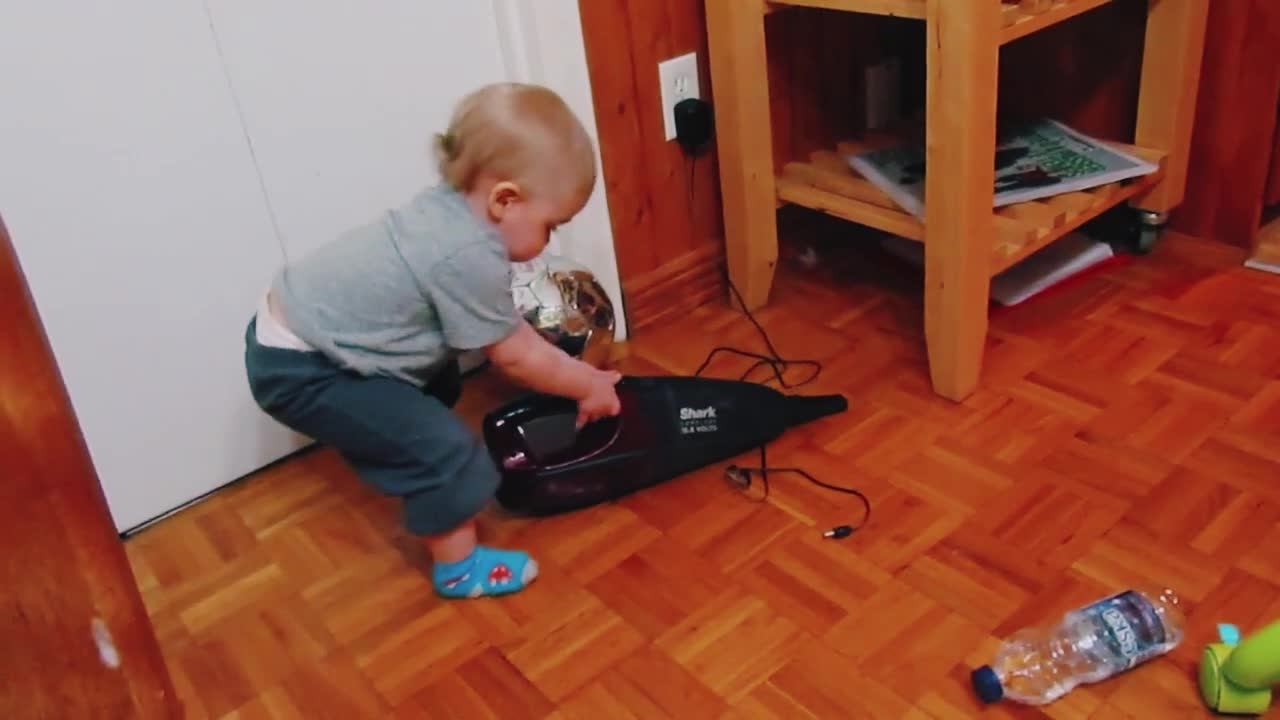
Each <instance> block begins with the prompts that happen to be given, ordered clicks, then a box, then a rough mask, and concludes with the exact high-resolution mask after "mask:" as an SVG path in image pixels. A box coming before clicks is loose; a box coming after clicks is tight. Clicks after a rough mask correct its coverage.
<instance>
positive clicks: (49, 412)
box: [0, 218, 181, 718]
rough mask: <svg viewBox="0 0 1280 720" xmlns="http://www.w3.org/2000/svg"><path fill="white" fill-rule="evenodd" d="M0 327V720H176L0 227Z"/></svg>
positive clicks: (136, 595) (62, 389)
mask: <svg viewBox="0 0 1280 720" xmlns="http://www.w3.org/2000/svg"><path fill="white" fill-rule="evenodd" d="M0 322H3V323H4V327H5V330H6V331H7V333H8V342H7V343H6V346H5V351H4V352H3V353H0V467H3V468H4V482H3V485H2V486H0V542H2V543H3V549H2V550H0V553H3V555H2V556H0V582H2V583H3V585H4V587H5V589H6V592H5V598H4V600H3V602H0V636H2V637H4V638H5V643H6V644H7V645H8V648H7V651H6V652H4V653H2V654H0V716H3V717H6V718H44V717H137V718H177V717H180V714H181V706H180V703H179V701H178V698H177V694H176V693H175V691H174V686H173V682H172V679H171V677H170V675H169V673H168V670H167V668H166V667H165V663H164V658H163V656H162V654H161V651H160V645H159V642H158V640H157V638H156V635H155V630H154V628H153V626H152V624H151V621H150V618H149V617H148V616H147V612H146V607H145V606H144V604H143V601H142V596H141V593H140V591H139V589H138V586H137V581H136V579H135V577H134V575H133V571H132V568H131V567H130V565H129V561H128V558H127V556H126V555H125V552H124V545H123V543H122V541H121V539H120V536H119V535H118V534H117V533H116V529H115V524H114V523H113V522H112V519H111V514H110V512H109V510H108V508H107V500H106V495H105V494H104V492H103V490H102V485H101V484H100V482H99V480H98V476H97V473H96V471H95V469H94V466H93V462H92V459H91V458H90V455H89V450H88V446H87V444H86V443H85V440H84V436H83V434H82V433H81V429H80V425H79V423H78V421H77V419H76V416H75V411H74V410H73V408H72V405H71V398H70V395H69V394H68V392H67V389H66V386H65V384H64V383H63V380H62V375H61V372H60V371H59V369H58V365H57V361H56V359H55V357H54V355H53V350H52V347H51V345H50V343H49V339H48V336H47V334H46V332H45V329H44V325H43V323H42V322H41V320H40V317H39V313H38V311H37V309H36V305H35V300H34V298H33V297H32V294H31V290H30V288H29V286H28V285H27V281H26V276H25V275H24V273H23V271H22V267H21V264H20V262H19V260H18V256H17V252H16V251H15V250H14V247H13V243H12V242H11V240H10V237H9V234H8V231H7V229H6V227H5V224H4V220H3V218H0Z"/></svg>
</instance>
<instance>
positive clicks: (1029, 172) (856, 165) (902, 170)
mask: <svg viewBox="0 0 1280 720" xmlns="http://www.w3.org/2000/svg"><path fill="white" fill-rule="evenodd" d="M845 160H846V161H847V162H848V163H849V165H850V166H851V167H853V169H854V170H856V171H857V172H859V173H861V174H862V176H863V177H865V178H866V179H867V180H868V181H869V182H871V183H872V184H874V185H876V186H877V187H879V188H880V189H881V190H883V191H884V192H886V193H888V195H889V196H890V197H892V198H893V199H894V201H895V202H897V203H898V204H899V205H901V206H902V208H903V209H904V210H906V211H907V212H909V213H911V214H912V215H915V216H916V217H918V218H920V219H921V220H923V219H924V214H925V211H924V187H925V152H924V145H923V144H922V143H904V144H899V145H892V146H889V147H883V148H877V149H874V150H867V151H865V152H860V153H856V154H853V155H849V156H847V157H846V158H845ZM994 160H995V165H996V182H995V207H1003V206H1005V205H1012V204H1013V203H1019V202H1026V201H1028V200H1038V199H1041V198H1046V197H1051V196H1053V195H1061V194H1062V193H1068V192H1076V191H1079V190H1087V189H1089V188H1093V187H1097V186H1099V185H1106V184H1108V183H1113V182H1118V181H1120V180H1127V179H1129V178H1134V177H1139V176H1142V175H1147V174H1150V173H1152V172H1155V171H1156V170H1157V169H1158V168H1157V167H1156V165H1155V164H1154V163H1151V162H1148V161H1146V160H1143V159H1141V158H1137V157H1134V156H1132V155H1130V154H1128V153H1124V152H1121V151H1119V150H1117V149H1116V148H1114V147H1112V146H1110V145H1107V144H1106V143H1103V142H1101V141H1099V140H1096V139H1094V138H1091V137H1089V136H1087V135H1084V134H1082V133H1079V132H1077V131H1075V130H1073V129H1071V128H1069V127H1067V126H1066V125H1063V124H1062V123H1060V122H1057V121H1056V120H1050V119H1040V120H1036V121H1034V122H1031V123H1027V124H1024V125H1020V126H1018V127H1015V128H1012V129H1010V130H1008V131H1006V132H1004V133H1002V134H1001V135H1000V137H998V138H997V139H996V154H995V159H994ZM955 181H956V182H964V178H955Z"/></svg>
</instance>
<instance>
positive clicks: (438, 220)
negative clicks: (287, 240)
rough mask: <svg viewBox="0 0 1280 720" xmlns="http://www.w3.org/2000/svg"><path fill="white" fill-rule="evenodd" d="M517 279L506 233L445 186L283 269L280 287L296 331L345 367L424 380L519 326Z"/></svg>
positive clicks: (276, 288) (275, 284)
mask: <svg viewBox="0 0 1280 720" xmlns="http://www.w3.org/2000/svg"><path fill="white" fill-rule="evenodd" d="M511 278H512V266H511V259H510V257H509V255H508V254H507V248H506V244H505V243H504V242H503V241H502V238H501V237H500V236H499V235H498V234H497V231H496V230H494V229H493V228H492V227H490V226H488V225H487V224H485V223H484V222H483V221H481V220H480V219H478V218H476V217H475V215H474V214H473V213H472V212H471V210H470V208H469V207H468V205H467V203H466V200H465V198H464V197H463V196H462V195H461V194H460V193H458V192H457V191H456V190H454V189H453V188H452V187H450V186H448V185H446V184H441V185H439V186H435V187H429V188H426V189H424V190H422V191H421V192H419V193H418V194H417V195H415V196H414V197H413V198H412V199H410V200H409V201H408V202H406V203H405V204H403V205H401V206H400V207H397V208H394V209H392V210H389V211H387V212H385V213H383V214H382V215H381V216H380V217H379V218H377V219H375V220H373V221H371V222H369V223H368V224H365V225H362V226H359V227H356V228H353V229H351V230H348V231H346V232H344V233H342V234H341V235H339V236H338V237H337V238H336V239H335V240H334V241H332V242H330V243H329V244H327V245H325V246H323V247H321V248H319V249H318V250H316V251H315V252H312V253H310V254H309V255H307V256H306V257H303V258H301V259H299V260H297V261H296V262H294V263H292V264H290V265H288V266H286V267H285V268H282V269H281V271H280V272H279V273H277V275H276V277H275V279H274V280H273V281H272V285H271V292H272V297H273V299H274V301H275V303H276V304H277V306H278V307H279V309H280V310H281V313H282V315H283V317H284V320H285V323H286V324H287V325H288V326H289V329H290V330H292V331H293V333H294V334H295V335H297V336H298V337H299V338H301V339H302V340H304V341H306V342H307V343H308V344H310V345H311V346H312V347H314V348H316V349H317V350H318V351H320V352H322V353H324V354H325V355H327V356H328V357H329V358H331V359H333V360H334V361H335V362H336V363H337V364H338V365H339V366H341V367H343V368H346V369H348V370H351V371H353V372H356V373H359V374H362V375H387V376H391V377H396V378H400V379H403V380H406V381H408V382H410V383H413V384H415V385H419V386H421V385H423V384H424V383H425V382H426V381H427V380H429V379H430V377H431V376H432V375H433V374H434V373H435V372H436V370H438V369H439V368H440V366H441V365H443V364H444V363H445V362H446V361H448V360H451V359H452V358H454V357H456V356H457V354H458V353H460V352H464V351H468V350H474V349H477V348H482V347H484V346H486V345H491V344H493V343H494V342H496V341H498V340H501V339H502V338H504V337H506V336H507V335H508V334H509V333H510V332H511V331H512V330H513V329H514V328H515V326H516V324H517V322H519V320H520V317H519V315H518V314H517V312H516V309H515V303H514V301H513V299H512V296H511Z"/></svg>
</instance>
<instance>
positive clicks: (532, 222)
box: [497, 193, 586, 262]
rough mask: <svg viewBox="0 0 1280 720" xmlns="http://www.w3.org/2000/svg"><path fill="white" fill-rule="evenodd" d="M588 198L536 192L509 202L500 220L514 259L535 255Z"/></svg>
mask: <svg viewBox="0 0 1280 720" xmlns="http://www.w3.org/2000/svg"><path fill="white" fill-rule="evenodd" d="M585 204H586V198H581V197H574V196H573V195H571V194H563V193H561V194H558V196H546V195H534V196H532V197H524V198H521V199H520V200H519V201H518V202H516V203H513V204H511V205H509V206H508V207H507V208H506V211H505V212H504V213H503V214H502V218H501V220H500V221H499V222H498V223H497V226H498V231H499V232H500V233H501V234H502V238H503V240H505V241H506V244H507V251H508V253H509V254H510V255H511V259H512V260H513V261H515V262H525V261H528V260H532V259H534V258H536V257H537V256H538V255H540V254H541V253H542V251H543V250H545V249H546V247H547V243H549V242H550V241H551V233H552V232H553V231H554V230H555V229H556V228H557V227H559V226H561V225H563V224H565V223H567V222H569V221H570V220H572V219H573V217H574V216H575V215H577V214H578V212H580V211H581V210H582V207H583V205H585Z"/></svg>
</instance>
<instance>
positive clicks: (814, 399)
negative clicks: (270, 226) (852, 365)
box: [783, 395, 849, 427]
mask: <svg viewBox="0 0 1280 720" xmlns="http://www.w3.org/2000/svg"><path fill="white" fill-rule="evenodd" d="M848 409H849V401H848V400H846V399H845V397H844V396H843V395H809V396H806V395H789V396H787V398H786V401H785V402H784V404H783V411H784V413H785V414H786V419H787V427H796V426H797V425H804V424H805V423H811V422H813V421H814V420H818V419H820V418H824V417H827V416H828V415H838V414H839V413H842V412H844V411H846V410H848Z"/></svg>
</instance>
